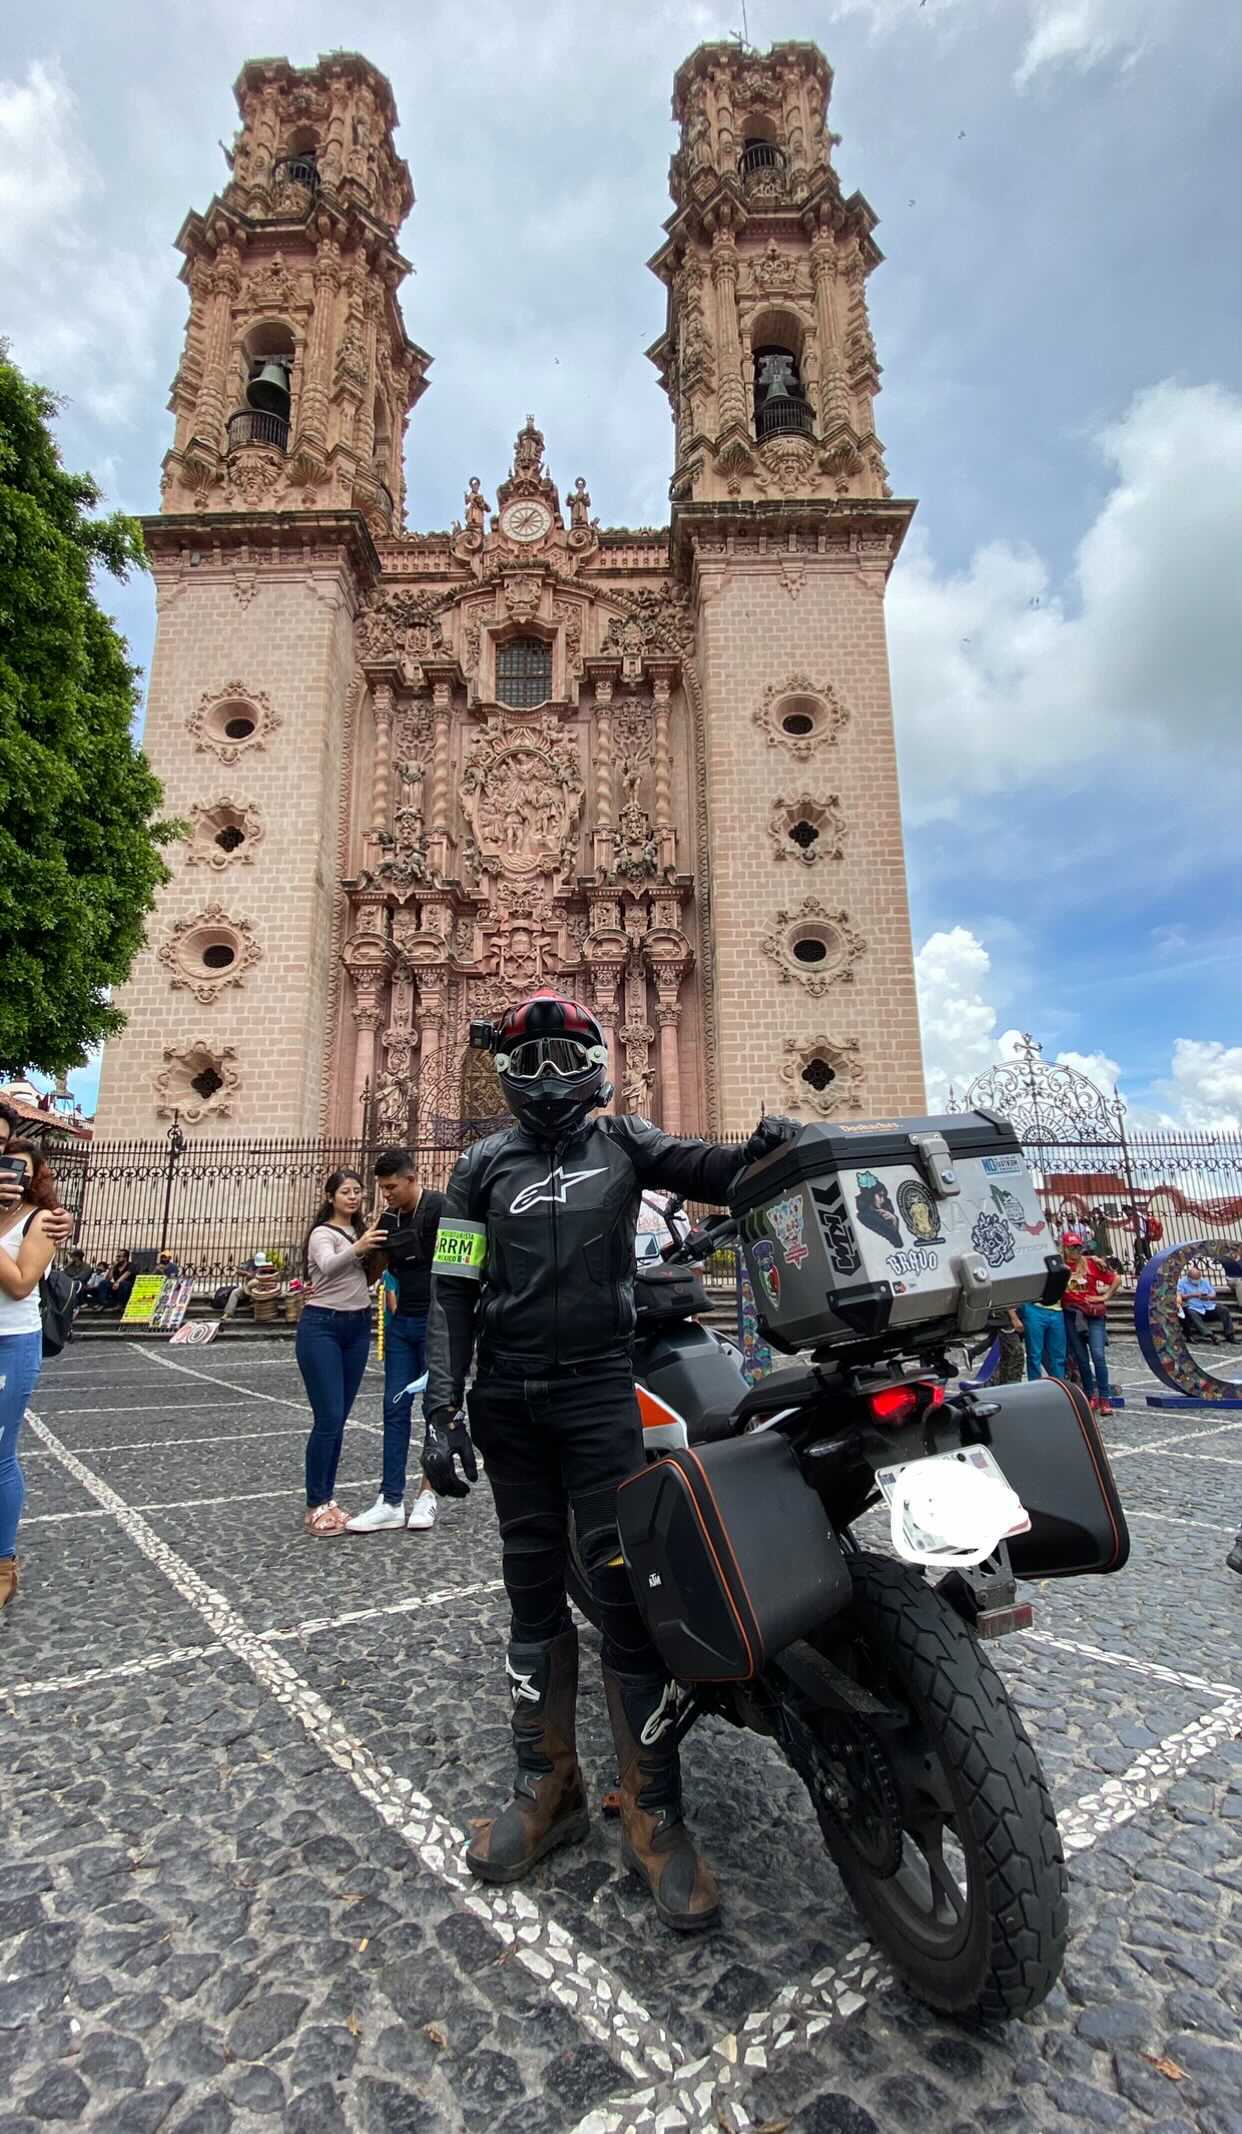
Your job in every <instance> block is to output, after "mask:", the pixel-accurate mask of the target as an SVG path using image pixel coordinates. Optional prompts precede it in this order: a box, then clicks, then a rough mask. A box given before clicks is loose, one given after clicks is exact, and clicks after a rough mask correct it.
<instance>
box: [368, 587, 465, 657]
mask: <svg viewBox="0 0 1242 2134" xmlns="http://www.w3.org/2000/svg"><path fill="white" fill-rule="evenodd" d="M448 597H449V598H451V597H452V596H451V595H450V596H448ZM444 606H445V598H444V597H441V598H429V597H428V596H426V595H424V594H421V593H411V592H408V591H405V590H400V591H397V592H390V593H381V594H380V595H379V596H378V597H377V598H376V599H375V600H374V601H373V602H372V603H371V605H370V607H368V608H366V609H364V610H363V612H362V614H361V615H360V616H359V618H358V623H357V630H356V637H355V643H356V646H357V652H358V657H359V658H360V659H361V660H364V661H367V662H371V663H374V662H375V661H377V660H381V659H391V658H396V659H400V660H403V661H406V662H407V663H408V664H410V665H417V664H418V662H419V661H420V660H424V659H430V658H431V657H432V656H433V654H435V653H437V652H439V651H441V650H442V648H443V645H444V633H443V631H442V630H441V627H440V610H441V609H442V608H443V607H444Z"/></svg>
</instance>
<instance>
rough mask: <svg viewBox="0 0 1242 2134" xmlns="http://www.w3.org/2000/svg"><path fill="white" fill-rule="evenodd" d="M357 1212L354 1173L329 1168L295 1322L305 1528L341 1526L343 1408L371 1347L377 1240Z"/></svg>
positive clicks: (358, 1184)
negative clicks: (309, 1418) (303, 1405)
mask: <svg viewBox="0 0 1242 2134" xmlns="http://www.w3.org/2000/svg"><path fill="white" fill-rule="evenodd" d="M383 1242H384V1239H383V1233H382V1231H380V1230H374V1229H369V1228H368V1227H367V1225H366V1223H365V1222H364V1221H363V1216H362V1180H361V1178H359V1176H358V1173H357V1172H356V1171H333V1173H332V1176H331V1177H330V1178H329V1180H328V1181H327V1184H326V1185H325V1187H324V1201H323V1206H322V1207H321V1209H320V1210H319V1213H318V1215H317V1216H316V1217H315V1220H314V1223H313V1224H312V1225H311V1230H310V1235H309V1236H308V1238H307V1240H306V1272H307V1275H308V1277H309V1280H310V1295H309V1298H308V1300H307V1303H306V1305H305V1306H304V1308H303V1311H302V1316H301V1318H300V1319H299V1321H298V1335H297V1343H296V1353H297V1359H298V1369H299V1370H300V1371H301V1373H302V1380H303V1383H304V1385H305V1387H306V1394H307V1398H308V1400H309V1401H310V1404H311V1413H312V1415H313V1416H314V1422H313V1424H312V1426H311V1434H310V1437H309V1438H308V1439H307V1443H306V1530H307V1532H308V1533H309V1534H317V1535H320V1536H327V1535H332V1534H343V1533H344V1532H345V1522H346V1514H345V1513H344V1512H343V1511H342V1510H341V1507H340V1505H339V1504H338V1503H337V1501H336V1498H335V1497H334V1496H333V1491H334V1489H335V1488H336V1470H337V1467H338V1465H339V1464H340V1458H341V1444H342V1441H343V1440H344V1436H345V1424H346V1422H347V1421H348V1419H349V1411H350V1409H351V1408H352V1407H353V1405H354V1401H355V1399H356V1398H357V1394H358V1388H359V1386H360V1385H361V1384H362V1374H363V1372H364V1371H365V1370H366V1367H367V1352H368V1350H369V1349H370V1346H371V1289H370V1284H369V1282H368V1280H367V1270H366V1266H365V1264H364V1263H365V1262H366V1260H367V1259H369V1257H370V1255H371V1254H372V1253H373V1252H377V1251H378V1250H379V1248H380V1246H381V1245H382V1244H383Z"/></svg>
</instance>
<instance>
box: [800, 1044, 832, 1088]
mask: <svg viewBox="0 0 1242 2134" xmlns="http://www.w3.org/2000/svg"><path fill="white" fill-rule="evenodd" d="M836 1079H837V1078H836V1075H835V1074H834V1072H833V1070H832V1068H831V1067H830V1066H829V1065H828V1062H827V1060H825V1059H822V1058H821V1057H820V1055H819V1053H818V1052H817V1053H816V1054H815V1056H814V1058H813V1059H809V1060H808V1061H807V1063H806V1066H805V1067H804V1068H803V1069H802V1080H803V1081H804V1082H805V1083H806V1085H807V1088H808V1089H813V1090H814V1091H815V1094H816V1096H821V1095H822V1094H823V1092H824V1090H825V1089H827V1087H828V1085H829V1083H830V1082H835V1081H836Z"/></svg>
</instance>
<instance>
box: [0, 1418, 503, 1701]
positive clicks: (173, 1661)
mask: <svg viewBox="0 0 1242 2134" xmlns="http://www.w3.org/2000/svg"><path fill="white" fill-rule="evenodd" d="M48 1458H49V1459H55V1458H56V1454H55V1453H53V1452H49V1453H48ZM109 1516H111V1515H109ZM352 1538H355V1537H351V1539H352ZM504 1583H505V1582H504V1580H503V1578H485V1579H482V1580H481V1581H480V1582H479V1583H478V1584H477V1585H473V1586H444V1587H442V1588H441V1590H440V1591H439V1592H438V1593H419V1594H415V1595H413V1596H412V1597H411V1598H410V1599H409V1600H399V1601H385V1602H384V1603H383V1605H382V1606H380V1607H376V1608H351V1609H349V1610H348V1612H347V1613H346V1614H344V1615H315V1616H310V1617H308V1619H307V1620H306V1622H304V1623H295V1624H294V1625H293V1626H292V1628H291V1629H289V1630H260V1631H259V1632H258V1633H257V1635H258V1639H259V1643H260V1644H261V1645H285V1644H291V1643H292V1642H293V1641H294V1640H295V1639H296V1640H299V1641H300V1640H301V1639H303V1638H312V1637H320V1636H323V1635H325V1634H330V1633H331V1632H332V1631H333V1630H344V1629H351V1628H352V1627H353V1626H354V1624H356V1623H369V1622H372V1621H373V1620H374V1619H375V1618H376V1617H377V1616H381V1615H412V1614H413V1613H414V1612H415V1610H416V1609H419V1608H442V1607H445V1606H446V1605H447V1604H448V1603H449V1602H450V1601H452V1602H455V1603H457V1602H461V1601H468V1600H480V1599H483V1598H484V1597H486V1596H490V1595H491V1594H493V1593H503V1592H504ZM224 1649H225V1648H224V1646H223V1645H221V1644H219V1643H215V1644H211V1645H179V1646H177V1647H175V1648H173V1649H171V1650H169V1651H168V1652H152V1653H148V1654H147V1656H146V1658H145V1659H141V1660H121V1661H118V1663H117V1664H116V1665H115V1666H114V1667H88V1668H87V1669H86V1671H85V1673H84V1674H80V1675H49V1676H46V1677H45V1678H44V1679H43V1680H42V1681H39V1682H15V1683H13V1684H12V1685H11V1686H10V1687H9V1688H7V1689H6V1690H5V1691H4V1695H5V1696H6V1697H42V1696H46V1695H47V1694H48V1693H49V1692H50V1691H52V1690H66V1689H89V1688H90V1686H91V1684H92V1683H94V1682H119V1681H121V1680H123V1679H124V1678H125V1677H126V1676H128V1675H153V1674H158V1673H159V1672H160V1671H161V1670H162V1669H163V1668H165V1667H175V1666H177V1664H178V1663H179V1662H180V1661H181V1660H201V1659H204V1658H205V1657H206V1656H207V1654H209V1653H213V1652H223V1651H224Z"/></svg>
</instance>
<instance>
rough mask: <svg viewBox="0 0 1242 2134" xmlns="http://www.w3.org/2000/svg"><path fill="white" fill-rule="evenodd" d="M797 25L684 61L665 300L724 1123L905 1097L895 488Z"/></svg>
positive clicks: (676, 104)
mask: <svg viewBox="0 0 1242 2134" xmlns="http://www.w3.org/2000/svg"><path fill="white" fill-rule="evenodd" d="M831 90H832V70H831V68H830V67H829V65H828V63H827V61H826V60H825V58H824V56H823V54H822V53H821V52H820V51H819V50H818V48H817V47H816V46H814V45H811V44H801V43H796V44H795V43H788V44H778V45H774V46H773V47H772V49H771V50H770V51H769V52H768V53H766V54H764V55H760V54H758V53H755V52H751V51H748V50H746V49H744V48H739V47H738V46H736V45H733V44H709V45H702V46H700V47H699V49H698V50H697V51H696V52H694V53H692V55H691V56H690V58H689V59H687V60H686V62H685V63H684V65H683V66H682V67H681V68H680V69H679V70H678V73H677V76H676V79H675V83H674V92H673V116H674V118H675V120H676V121H677V123H678V125H679V126H680V129H681V140H680V146H679V148H678V150H677V153H676V154H675V155H674V157H673V161H672V167H671V172H670V185H671V191H672V195H673V201H674V212H673V214H672V216H671V217H670V219H669V221H668V222H667V224H666V225H665V231H666V236H665V242H664V244H663V245H662V246H661V248H660V250H659V252H658V253H657V254H656V256H655V258H654V259H653V260H652V262H651V265H652V268H653V271H654V272H655V273H656V274H657V275H658V276H659V278H660V279H661V280H662V281H663V282H664V284H665V286H666V288H667V291H668V315H667V324H666V328H665V332H664V333H663V335H662V336H661V338H660V339H659V341H657V342H656V344H655V346H654V347H653V348H652V349H651V351H650V354H651V357H652V360H653V361H654V362H655V364H656V366H657V368H658V369H659V372H660V376H661V380H662V382H663V384H664V387H665V390H666V391H667V393H668V396H669V401H670V404H671V408H672V414H673V425H674V439H675V468H674V475H673V482H672V491H671V494H672V500H673V524H672V553H673V561H674V567H675V569H676V570H677V571H678V572H679V574H680V575H681V577H682V579H683V582H685V583H686V584H687V585H688V587H689V590H690V593H691V596H692V601H693V606H694V611H695V614H696V617H697V625H698V628H697V650H696V660H695V667H696V670H697V677H698V693H699V698H700V703H699V707H698V709H699V719H700V725H701V786H702V809H703V817H704V851H703V854H702V864H703V868H704V872H705V874H706V876H707V879H708V883H709V885H710V946H709V955H710V965H711V968H710V971H709V973H708V978H709V991H710V994H711V999H712V1006H711V1011H710V1027H709V1029H708V1030H707V1032H706V1033H705V1036H706V1044H707V1051H708V1064H709V1085H714V1086H709V1096H710V1098H711V1101H712V1110H713V1113H714V1115H715V1118H716V1121H717V1123H718V1124H719V1125H720V1126H721V1127H722V1128H723V1129H725V1130H741V1129H742V1128H745V1127H747V1126H749V1125H750V1124H751V1123H753V1120H754V1117H755V1114H756V1111H757V1110H758V1108H759V1106H760V1105H761V1104H765V1103H766V1104H767V1105H768V1106H769V1108H772V1109H777V1108H780V1109H782V1110H785V1111H791V1112H794V1113H795V1114H796V1115H798V1116H800V1117H804V1118H815V1117H832V1116H837V1115H848V1114H849V1113H850V1112H859V1111H861V1110H864V1109H865V1110H866V1111H868V1112H888V1111H892V1112H899V1111H914V1110H918V1109H920V1108H921V1106H922V1104H923V1100H924V1096H923V1075H922V1061H921V1052H920V1044H919V1030H918V1017H917V1008H916V1000H915V988H914V971H913V958H912V952H911V941H910V925H909V916H908V906H907V896H906V880H905V864H904V856H903V850H902V838H901V818H900V803H899V797H898V788H897V771H896V760H895V751H894V743H893V720H892V704H891V697H890V690H889V679H888V662H887V651H886V644H885V628H884V596H885V587H886V583H887V579H888V575H889V572H890V570H891V568H892V565H893V562H894V559H895V558H896V555H897V552H898V549H899V548H900V545H901V541H902V538H903V536H904V534H905V531H906V528H907V526H908V525H909V522H910V519H911V517H912V515H913V511H914V505H913V504H912V503H909V502H902V501H899V500H896V499H894V498H893V496H892V492H891V490H890V488H889V484H888V479H887V474H886V470H885V465H884V457H883V448H882V446H881V444H880V440H879V438H878V437H877V435H876V432H875V425H874V417H873V403H874V400H875V396H876V393H877V392H878V390H879V364H878V362H877V360H876V352H875V344H874V342H873V340H872V337H871V330H870V326H869V323H868V317H867V301H866V281H867V276H868V275H869V274H870V273H871V271H872V269H873V268H874V267H876V266H877V265H878V264H879V263H880V259H881V256H882V255H881V253H880V251H879V249H878V247H877V245H876V243H875V240H874V236H873V231H874V228H875V222H876V218H875V215H874V214H873V212H872V210H871V208H870V207H869V206H868V204H867V202H866V200H865V199H864V198H863V197H862V195H861V194H860V193H854V194H852V195H850V196H849V197H848V198H846V197H845V196H844V194H843V193H842V190H841V186H840V184H839V182H838V179H837V175H836V172H835V170H834V169H833V166H832V149H833V147H834V146H835V143H836V137H835V136H833V135H832V134H830V133H829V131H828V124H827V113H828V101H829V97H830V95H831Z"/></svg>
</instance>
